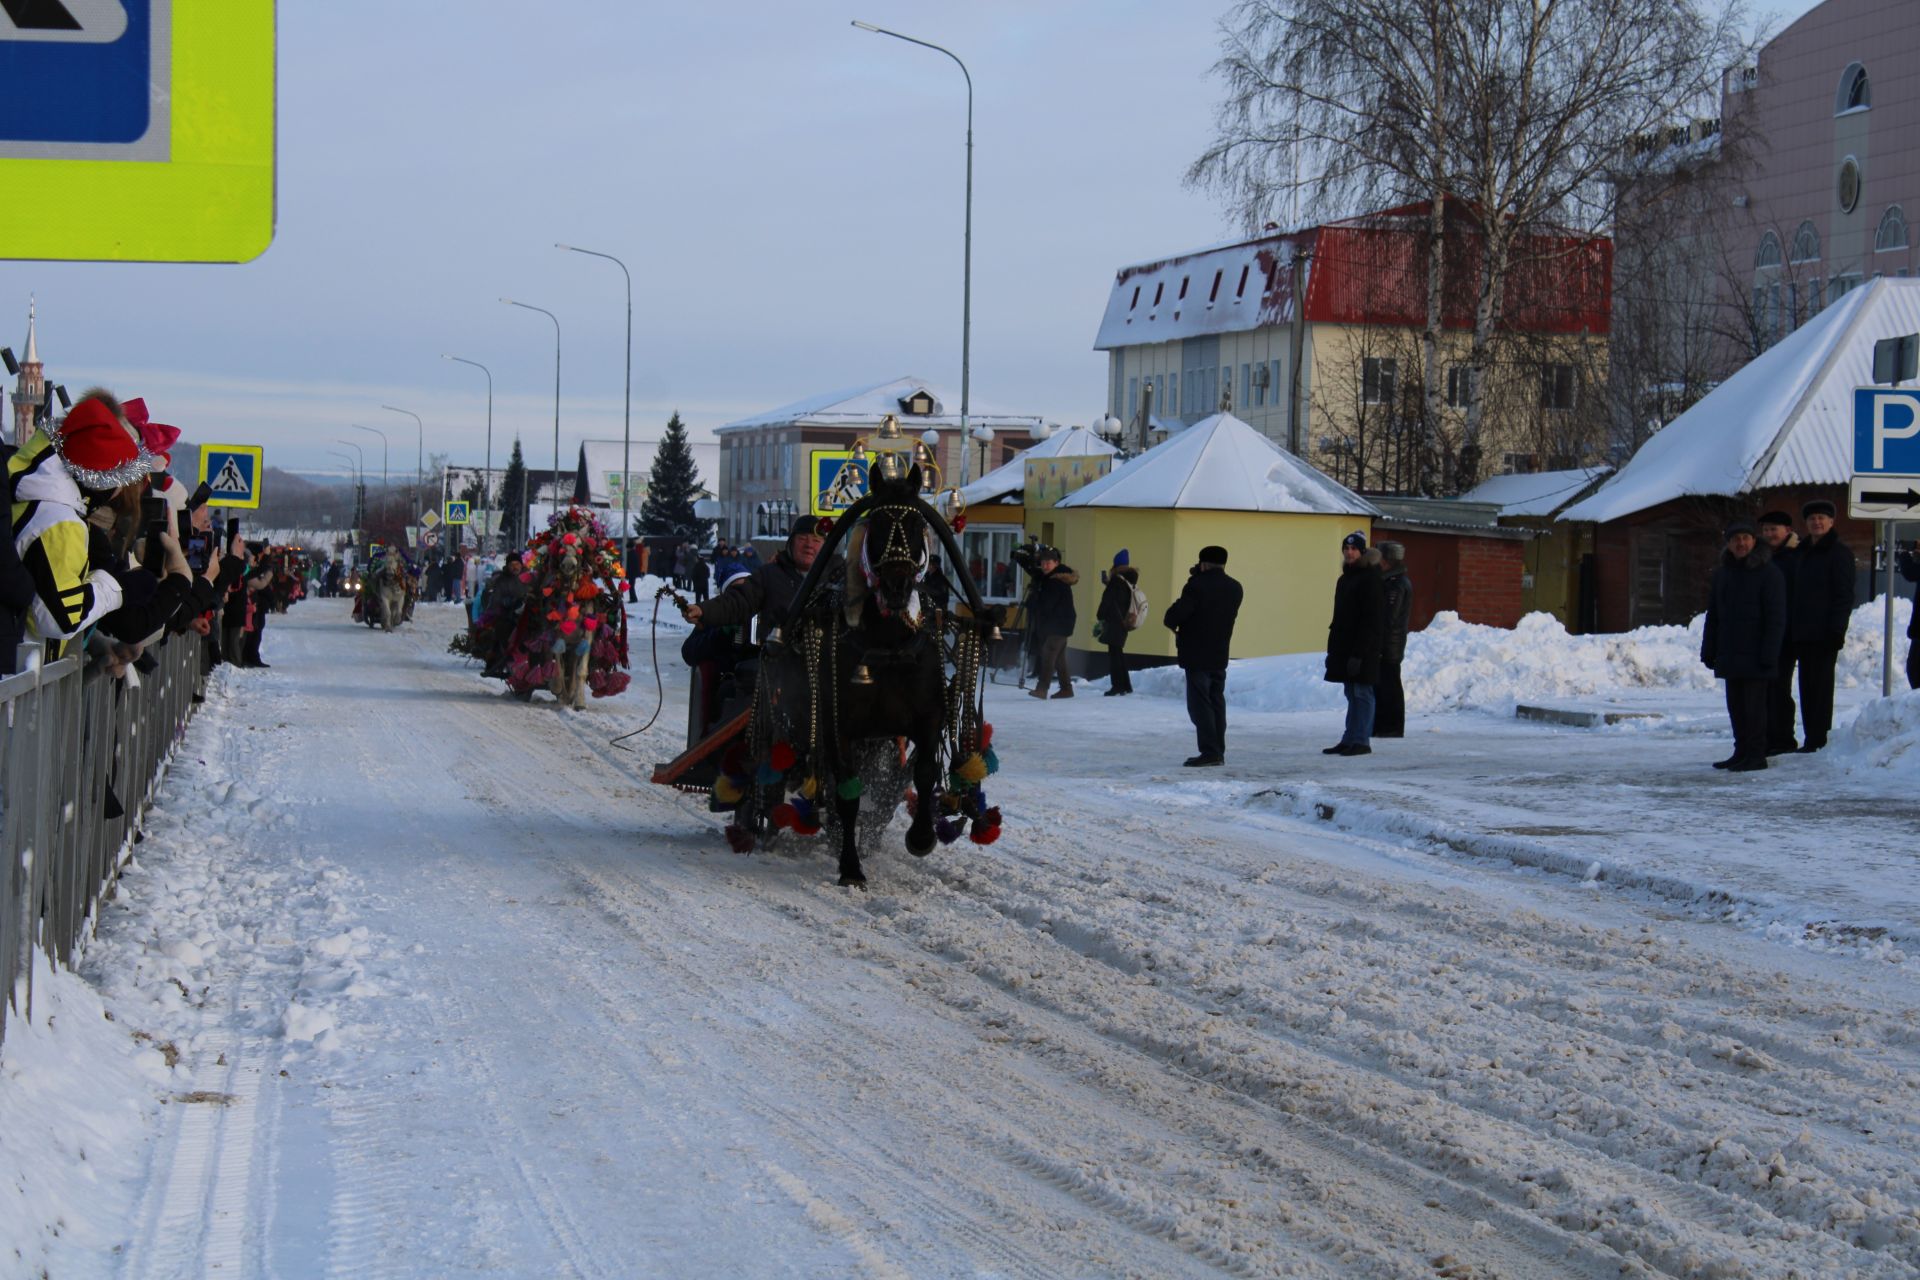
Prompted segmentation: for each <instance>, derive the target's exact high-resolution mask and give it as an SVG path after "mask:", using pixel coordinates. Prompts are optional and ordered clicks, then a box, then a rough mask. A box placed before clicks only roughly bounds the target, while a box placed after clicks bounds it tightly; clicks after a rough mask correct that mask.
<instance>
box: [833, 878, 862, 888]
mask: <svg viewBox="0 0 1920 1280" xmlns="http://www.w3.org/2000/svg"><path fill="white" fill-rule="evenodd" d="M840 887H841V888H842V889H864V888H866V887H867V878H866V877H865V876H841V877H840Z"/></svg>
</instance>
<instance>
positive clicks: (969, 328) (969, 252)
mask: <svg viewBox="0 0 1920 1280" xmlns="http://www.w3.org/2000/svg"><path fill="white" fill-rule="evenodd" d="M853 25H854V26H856V27H858V28H860V30H862V31H871V32H873V33H874V34H875V35H880V36H892V37H893V38H894V39H895V40H905V41H906V42H907V43H908V44H917V45H919V46H920V47H921V48H923V49H932V50H933V51H934V52H935V53H944V54H946V55H947V56H948V57H949V58H952V59H953V63H954V65H955V66H957V67H959V68H960V74H961V75H963V76H965V77H966V78H967V230H966V242H965V250H964V257H963V259H962V277H961V280H962V283H961V288H960V483H961V484H962V485H964V484H966V483H967V439H968V435H969V433H968V430H967V412H968V409H969V408H970V407H971V405H972V401H971V400H970V398H969V396H968V391H969V375H970V373H971V355H972V342H973V74H972V73H971V72H969V71H968V70H967V64H966V63H964V62H962V61H960V55H959V54H957V53H955V52H954V51H953V50H951V49H945V48H942V47H941V46H939V45H937V44H934V43H933V42H932V41H929V40H919V39H915V38H914V37H913V36H907V35H901V34H900V33H899V32H898V31H889V30H887V29H886V28H885V27H876V26H874V25H873V24H872V23H871V22H860V21H858V20H856V21H855V22H854V24H853ZM981 465H982V466H984V465H985V460H984V459H983V460H982V464H981Z"/></svg>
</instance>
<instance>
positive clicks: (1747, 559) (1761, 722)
mask: <svg viewBox="0 0 1920 1280" xmlns="http://www.w3.org/2000/svg"><path fill="white" fill-rule="evenodd" d="M1758 533H1759V530H1758V529H1756V528H1755V527H1754V524H1753V522H1752V521H1750V520H1736V521H1734V522H1733V523H1732V524H1730V525H1728V526H1727V549H1726V550H1725V551H1724V552H1723V553H1721V556H1720V567H1719V568H1717V569H1715V570H1714V571H1713V581H1712V583H1711V584H1710V585H1709V586H1708V588H1707V619H1706V626H1705V629H1704V630H1703V631H1702V633H1701V638H1700V660H1701V661H1702V662H1704V663H1706V664H1707V665H1708V666H1709V667H1712V668H1713V674H1714V675H1716V676H1718V677H1720V678H1721V679H1722V680H1724V681H1726V682H1727V719H1729V720H1731V721H1732V722H1733V754H1732V755H1730V756H1728V757H1727V758H1726V759H1725V760H1716V761H1714V765H1713V767H1714V768H1716V769H1727V770H1730V771H1731V772H1733V773H1750V772H1752V771H1753V770H1756V769H1764V768H1766V767H1767V686H1768V684H1769V683H1770V682H1771V681H1772V679H1773V675H1774V672H1775V671H1776V670H1777V669H1778V668H1779V663H1780V642H1781V637H1782V636H1783V635H1784V634H1785V633H1786V629H1787V580H1786V577H1785V576H1784V575H1783V574H1781V572H1780V569H1779V566H1777V565H1775V564H1774V563H1773V553H1772V552H1771V551H1769V550H1768V549H1767V548H1766V547H1765V546H1763V545H1761V544H1760V541H1759V538H1758Z"/></svg>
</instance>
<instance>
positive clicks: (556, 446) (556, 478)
mask: <svg viewBox="0 0 1920 1280" xmlns="http://www.w3.org/2000/svg"><path fill="white" fill-rule="evenodd" d="M500 301H502V302H504V303H506V304H507V305H508V306H510V307H519V308H521V309H522V310H525V311H538V312H539V313H540V314H541V315H543V316H545V317H546V318H547V319H549V320H551V321H553V484H554V485H555V487H556V489H557V488H558V486H559V484H560V317H559V316H557V315H555V314H553V312H551V311H549V310H547V309H546V308H545V307H536V306H534V305H533V304H532V303H531V302H515V301H514V300H513V299H512V298H502V299H500ZM554 497H555V498H556V499H558V497H559V494H558V493H557V492H556V493H555V494H554ZM555 505H556V506H557V505H559V504H558V502H557V501H556V503H555Z"/></svg>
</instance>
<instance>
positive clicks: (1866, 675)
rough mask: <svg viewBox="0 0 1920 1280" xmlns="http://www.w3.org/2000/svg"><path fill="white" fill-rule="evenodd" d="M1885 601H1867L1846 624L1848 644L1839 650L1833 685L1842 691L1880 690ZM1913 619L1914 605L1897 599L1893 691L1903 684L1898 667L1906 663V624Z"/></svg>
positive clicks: (1894, 628) (1894, 623)
mask: <svg viewBox="0 0 1920 1280" xmlns="http://www.w3.org/2000/svg"><path fill="white" fill-rule="evenodd" d="M1885 610H1886V604H1885V602H1884V599H1874V600H1869V601H1867V603H1865V604H1863V605H1861V606H1860V607H1859V608H1857V609H1855V610H1854V611H1853V620H1852V621H1851V622H1849V623H1848V624H1847V643H1846V645H1845V647H1843V648H1842V649H1841V650H1840V661H1839V662H1838V663H1837V664H1836V665H1835V667H1834V672H1833V682H1834V684H1835V685H1837V686H1838V687H1839V688H1842V689H1855V688H1863V687H1864V688H1868V689H1878V688H1879V687H1880V652H1881V649H1882V648H1883V646H1882V645H1881V643H1880V640H1881V637H1882V635H1883V634H1884V632H1885V630H1886V626H1885V623H1884V622H1883V621H1882V619H1883V617H1884V616H1885ZM1912 617H1913V601H1911V600H1908V599H1905V598H1897V599H1895V600H1894V602H1893V671H1894V676H1893V678H1894V681H1895V687H1896V688H1898V687H1899V686H1900V685H1902V684H1905V683H1906V682H1905V680H1903V679H1902V678H1901V676H1900V672H1901V664H1902V663H1904V662H1905V661H1906V657H1907V650H1906V643H1907V640H1906V635H1907V621H1908V619H1910V618H1912Z"/></svg>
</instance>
